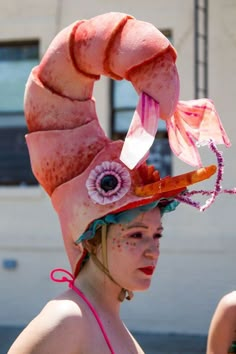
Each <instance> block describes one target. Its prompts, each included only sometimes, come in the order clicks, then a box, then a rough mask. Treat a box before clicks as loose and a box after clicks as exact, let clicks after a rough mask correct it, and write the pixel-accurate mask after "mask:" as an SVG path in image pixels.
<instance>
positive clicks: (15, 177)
mask: <svg viewBox="0 0 236 354" xmlns="http://www.w3.org/2000/svg"><path fill="white" fill-rule="evenodd" d="M38 60H39V45H38V41H34V42H23V43H22V42H9V43H0V72H1V75H0V184H1V185H20V184H36V183H37V182H36V179H35V178H34V176H33V174H32V172H31V167H30V160H29V154H28V149H27V146H26V142H25V134H26V131H27V128H26V123H25V118H24V113H23V101H24V90H25V84H26V81H27V78H28V76H29V74H30V71H31V69H32V67H34V66H36V65H37V64H38Z"/></svg>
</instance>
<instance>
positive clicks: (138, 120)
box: [24, 12, 230, 275]
mask: <svg viewBox="0 0 236 354" xmlns="http://www.w3.org/2000/svg"><path fill="white" fill-rule="evenodd" d="M176 57H177V54H176V50H175V49H174V47H173V46H172V45H171V43H170V42H169V40H168V39H167V38H166V37H165V36H164V35H163V34H162V33H161V32H160V31H159V30H158V29H157V28H156V27H155V26H153V25H152V24H150V23H147V22H143V21H139V20H137V19H135V18H134V17H132V16H130V15H127V14H124V13H113V12H112V13H107V14H103V15H99V16H96V17H94V18H92V19H90V20H81V21H77V22H75V23H73V24H71V25H70V26H68V27H67V28H65V29H64V30H62V31H61V32H60V33H59V34H58V35H57V36H56V37H55V39H54V40H53V41H52V43H51V44H50V46H49V48H48V50H47V51H46V53H45V55H44V56H43V58H42V60H41V63H40V64H39V65H38V66H37V67H35V68H33V70H32V72H31V74H30V76H29V79H28V82H27V85H26V90H25V101H24V104H25V117H26V122H27V126H28V130H29V133H28V134H27V135H26V141H27V146H28V149H29V154H30V160H31V166H32V170H33V173H34V175H35V177H36V179H37V180H38V182H39V183H40V185H41V186H42V187H43V188H44V189H45V191H46V192H47V193H48V195H49V196H50V198H51V201H52V204H53V207H54V208H55V210H56V212H57V214H58V216H59V220H60V224H61V229H62V234H63V239H64V244H65V248H66V252H67V255H68V258H69V261H70V264H71V268H72V272H73V273H74V275H76V274H77V273H78V271H79V268H80V264H81V259H82V258H83V256H84V250H83V247H82V246H81V245H78V244H77V243H78V242H77V241H78V239H79V238H80V236H81V235H83V234H84V233H85V232H86V230H88V228H89V227H90V226H91V224H92V223H93V222H94V221H96V220H98V219H101V218H104V217H105V216H107V215H108V214H109V215H110V214H117V213H122V212H123V211H125V210H131V209H134V208H137V207H141V206H145V205H148V204H150V203H152V202H157V201H160V200H162V201H163V200H169V199H175V200H178V198H179V199H180V200H181V201H183V200H184V201H186V200H187V199H188V196H187V195H186V194H185V193H186V187H187V186H188V185H191V184H194V183H196V182H199V181H201V180H204V179H206V178H209V177H210V176H211V175H212V174H214V173H215V171H216V166H215V165H211V166H207V167H202V166H201V160H200V157H199V153H198V150H197V147H196V143H199V144H201V143H203V142H206V141H211V144H213V145H212V146H213V147H215V145H214V144H222V143H223V144H225V145H226V146H229V145H230V142H229V139H228V137H227V135H226V133H225V131H224V129H223V126H222V124H221V122H220V119H219V117H218V115H217V112H216V110H215V107H214V104H213V102H212V101H211V100H208V99H201V100H195V101H189V102H180V101H179V77H178V72H177V68H176V64H175V62H176ZM100 75H105V76H108V77H110V78H112V79H115V80H122V79H126V80H129V81H130V82H131V83H132V85H133V86H134V89H135V90H136V91H137V93H138V94H139V102H138V104H137V108H136V111H135V112H134V116H133V119H132V122H131V124H130V128H129V130H128V133H127V136H126V139H125V141H119V140H118V141H112V140H111V139H110V138H109V137H108V136H106V134H105V132H104V131H103V129H102V128H101V126H100V124H99V120H98V117H97V114H96V110H95V99H94V98H93V86H94V83H95V81H96V80H99V78H100ZM158 119H163V120H165V122H166V125H167V130H168V136H169V142H170V146H171V148H172V150H173V152H174V153H175V154H176V155H177V156H178V157H179V158H181V159H182V160H183V161H185V162H186V163H188V164H191V165H193V166H196V167H198V168H199V169H197V170H194V171H191V172H187V173H186V174H184V175H181V176H175V177H170V176H166V177H165V178H163V179H161V178H160V176H159V173H158V171H156V170H155V169H154V167H153V166H148V165H147V163H146V159H147V156H148V152H149V149H150V147H151V145H152V143H153V140H154V137H155V134H156V131H157V126H158Z"/></svg>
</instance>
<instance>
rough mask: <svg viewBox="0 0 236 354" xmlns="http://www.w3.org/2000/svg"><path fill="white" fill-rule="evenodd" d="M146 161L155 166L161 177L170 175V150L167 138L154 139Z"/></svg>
mask: <svg viewBox="0 0 236 354" xmlns="http://www.w3.org/2000/svg"><path fill="white" fill-rule="evenodd" d="M147 162H148V164H150V165H153V166H155V168H156V170H158V171H159V173H160V176H161V177H162V178H163V177H165V176H170V175H171V150H170V145H169V141H168V138H160V139H158V138H156V139H155V140H154V143H153V145H152V147H151V149H150V155H149V157H148V160H147Z"/></svg>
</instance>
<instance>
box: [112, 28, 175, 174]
mask: <svg viewBox="0 0 236 354" xmlns="http://www.w3.org/2000/svg"><path fill="white" fill-rule="evenodd" d="M163 33H164V34H165V36H167V37H168V38H169V39H170V37H171V33H170V31H169V30H166V31H163ZM111 102H112V103H111V106H112V127H111V130H112V131H111V135H112V139H114V140H117V139H122V140H124V139H125V136H126V134H127V131H128V128H129V125H130V123H131V119H132V117H133V113H134V111H135V108H136V105H137V102H138V95H137V93H136V92H135V90H134V88H133V86H132V84H131V83H130V82H128V81H126V80H122V81H113V80H111ZM148 163H149V164H152V165H154V166H155V168H156V169H157V170H158V171H159V173H160V176H161V177H164V176H167V175H171V150H170V146H169V141H168V135H167V130H166V125H165V122H164V121H163V120H161V119H160V120H159V126H158V131H157V134H156V138H155V140H154V143H153V145H152V147H151V149H150V155H149V158H148Z"/></svg>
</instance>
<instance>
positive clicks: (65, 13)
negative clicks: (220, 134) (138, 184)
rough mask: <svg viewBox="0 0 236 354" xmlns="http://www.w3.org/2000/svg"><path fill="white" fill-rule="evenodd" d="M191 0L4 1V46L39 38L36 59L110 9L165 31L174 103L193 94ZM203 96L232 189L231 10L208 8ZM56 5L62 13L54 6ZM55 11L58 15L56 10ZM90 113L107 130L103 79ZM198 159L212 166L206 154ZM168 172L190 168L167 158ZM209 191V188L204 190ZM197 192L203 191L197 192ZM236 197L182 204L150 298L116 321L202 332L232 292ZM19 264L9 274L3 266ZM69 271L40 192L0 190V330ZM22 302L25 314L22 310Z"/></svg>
mask: <svg viewBox="0 0 236 354" xmlns="http://www.w3.org/2000/svg"><path fill="white" fill-rule="evenodd" d="M193 3H194V2H193V1H190V0H169V1H166V0H162V1H161V0H159V1H154V0H152V1H151V0H147V1H145V2H137V1H134V0H132V1H131V0H129V1H123V0H120V1H119V2H118V1H114V0H110V1H105V0H103V1H101V0H100V1H96V0H87V1H86V6H85V4H84V2H82V1H75V0H64V1H62V0H61V1H59V0H58V1H56V0H50V2H49V1H46V0H40V1H39V0H34V1H32V0H22V1H20V2H19V1H18V0H8V1H7V2H4V3H3V2H1V3H0V23H1V32H0V40H2V39H28V38H40V44H41V53H43V52H44V51H45V50H46V48H47V47H48V45H49V43H50V41H51V40H52V38H53V37H54V35H55V34H56V33H57V32H58V30H60V29H61V28H63V27H65V26H66V25H69V24H70V23H71V22H73V21H75V20H77V19H81V18H90V17H92V16H95V15H97V14H100V13H103V12H108V11H120V12H127V13H129V14H132V15H133V16H135V17H137V18H138V19H142V20H144V21H150V22H153V23H154V24H155V25H156V26H157V27H159V28H160V29H163V28H164V29H165V28H167V29H169V28H170V29H172V30H173V41H174V45H175V47H176V49H177V51H178V61H177V66H178V69H179V73H180V78H181V99H192V98H193V95H194V81H193V80H194V71H193V69H194V68H193V65H194V62H193V58H194V53H193V48H194V44H193V30H194V24H193ZM209 4H210V7H209V33H210V38H209V96H210V97H212V98H213V99H214V101H215V104H216V106H217V109H218V111H219V113H220V115H221V118H222V121H223V123H224V126H225V128H226V130H227V132H228V133H229V136H230V138H231V141H232V144H233V146H232V148H231V150H228V151H226V149H223V150H224V153H225V157H226V167H225V186H226V187H233V186H235V185H236V183H235V181H236V169H235V164H234V156H235V151H236V132H235V122H234V115H235V105H234V99H235V98H234V96H235V77H236V66H235V62H236V48H235V40H236V34H235V30H234V23H235V18H236V3H235V2H234V1H233V0H214V1H213V0H210V1H209ZM59 5H60V6H59ZM58 6H59V7H58ZM95 98H96V100H97V112H98V116H99V117H100V120H101V124H102V125H103V127H104V129H106V130H107V129H108V126H109V122H108V112H109V100H108V80H107V79H106V78H103V79H102V80H101V81H100V82H99V83H98V84H97V85H96V87H95ZM204 159H205V161H207V162H208V161H211V162H212V161H213V162H214V157H212V156H211V155H210V154H208V153H204ZM173 167H174V171H173V172H174V174H178V173H181V172H183V171H186V170H190V169H191V168H190V167H188V166H186V165H185V164H183V163H182V162H181V161H179V160H177V159H176V158H173ZM206 185H207V186H211V185H212V182H209V183H206ZM201 187H202V186H201ZM235 203H236V200H235V198H234V197H229V196H220V197H219V200H218V202H217V203H216V204H215V205H213V207H212V208H211V209H210V210H208V211H206V212H205V213H203V214H201V213H199V212H198V211H196V210H194V209H191V208H190V207H187V206H184V205H181V206H180V207H179V208H178V210H177V211H176V212H175V213H173V214H170V215H166V216H165V220H164V226H165V234H166V237H165V238H164V239H163V240H162V254H161V258H160V263H159V268H158V272H157V275H156V276H155V279H154V280H153V284H152V287H151V289H150V291H149V292H146V293H140V294H136V296H135V299H134V300H133V301H132V302H130V303H125V304H124V305H123V309H122V316H123V318H124V319H125V321H126V322H127V324H128V325H129V326H130V328H131V329H135V330H144V331H153V332H155V331H162V332H164V331H165V332H186V333H206V332H207V329H208V325H209V321H210V318H211V315H212V312H213V309H214V307H215V305H216V303H217V301H218V300H219V298H220V297H221V296H222V295H223V294H224V293H226V292H228V291H230V290H233V288H235V250H236V235H235V231H234V230H235V217H234V214H235V213H234V210H235ZM6 259H16V260H17V262H18V267H17V268H16V270H12V271H9V270H8V271H7V270H5V269H3V267H2V262H3V261H4V260H6ZM58 266H59V267H61V266H62V267H63V266H64V267H67V268H68V263H67V259H66V257H65V254H64V252H63V244H62V240H61V235H60V228H59V223H58V220H57V216H56V215H55V213H54V211H53V210H52V207H51V204H50V200H49V198H48V197H47V196H46V194H45V193H44V192H43V191H42V190H41V188H40V187H34V188H4V187H2V188H1V189H0V279H1V291H0V303H1V304H4V306H1V311H0V324H12V325H15V324H17V325H18V324H25V323H27V322H28V321H29V320H30V319H31V318H32V317H33V316H34V315H35V314H36V313H37V312H38V310H39V309H40V308H41V307H42V306H43V304H44V303H45V301H46V300H47V299H48V298H50V297H52V296H55V295H56V294H57V293H58V292H59V291H61V289H62V288H63V289H64V288H65V287H64V286H63V285H58V284H52V283H51V282H50V280H49V272H50V270H51V269H52V268H53V267H58ZM22 298H24V299H25V300H26V303H27V306H23V304H22Z"/></svg>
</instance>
